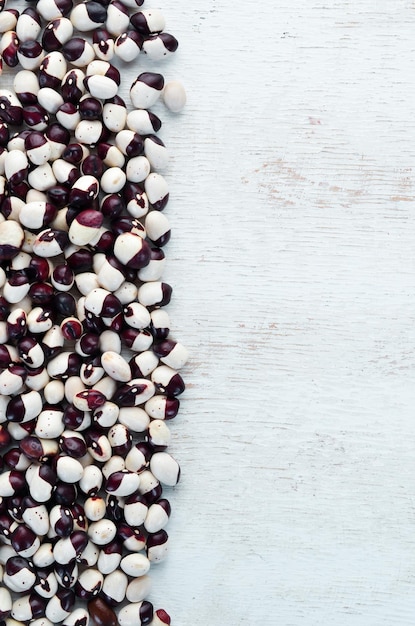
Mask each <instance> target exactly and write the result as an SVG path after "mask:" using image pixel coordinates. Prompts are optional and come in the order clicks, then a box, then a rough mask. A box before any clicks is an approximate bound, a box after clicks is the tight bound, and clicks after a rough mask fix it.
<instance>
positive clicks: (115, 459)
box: [102, 455, 125, 478]
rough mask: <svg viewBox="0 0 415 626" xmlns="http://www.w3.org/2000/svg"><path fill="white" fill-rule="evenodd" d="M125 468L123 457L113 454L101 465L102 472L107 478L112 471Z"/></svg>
mask: <svg viewBox="0 0 415 626" xmlns="http://www.w3.org/2000/svg"><path fill="white" fill-rule="evenodd" d="M124 469H125V462H124V459H123V457H121V456H117V455H114V456H112V457H111V458H110V459H109V460H108V461H107V462H106V463H105V465H104V466H103V467H102V473H103V475H104V478H108V476H110V475H111V474H113V473H114V472H120V471H121V470H124Z"/></svg>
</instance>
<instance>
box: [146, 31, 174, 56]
mask: <svg viewBox="0 0 415 626" xmlns="http://www.w3.org/2000/svg"><path fill="white" fill-rule="evenodd" d="M178 45H179V42H178V41H177V39H176V37H174V36H173V35H171V34H170V33H160V34H158V35H152V36H150V37H147V38H146V39H145V41H144V43H143V52H144V54H146V55H147V56H148V58H149V59H151V60H152V61H161V60H162V59H165V58H167V57H169V56H170V55H171V54H173V53H174V52H176V50H177V48H178Z"/></svg>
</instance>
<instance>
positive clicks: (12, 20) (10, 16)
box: [0, 9, 19, 33]
mask: <svg viewBox="0 0 415 626" xmlns="http://www.w3.org/2000/svg"><path fill="white" fill-rule="evenodd" d="M18 17H19V11H16V9H6V10H3V11H2V12H1V13H0V33H6V32H7V31H8V30H15V28H16V24H17V20H18Z"/></svg>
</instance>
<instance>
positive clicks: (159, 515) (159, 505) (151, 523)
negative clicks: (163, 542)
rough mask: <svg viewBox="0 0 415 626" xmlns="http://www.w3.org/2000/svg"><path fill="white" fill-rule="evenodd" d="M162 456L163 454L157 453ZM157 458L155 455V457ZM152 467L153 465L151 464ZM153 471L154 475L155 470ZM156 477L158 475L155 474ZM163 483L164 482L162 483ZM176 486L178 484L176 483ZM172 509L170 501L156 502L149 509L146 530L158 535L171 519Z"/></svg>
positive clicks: (162, 499) (163, 499) (145, 522)
mask: <svg viewBox="0 0 415 626" xmlns="http://www.w3.org/2000/svg"><path fill="white" fill-rule="evenodd" d="M157 454H161V453H157ZM154 456H155V455H154ZM150 467H151V464H150ZM151 471H152V472H153V473H154V471H153V468H152V467H151ZM155 475H156V474H155ZM161 482H163V481H161ZM175 484H176V483H175ZM170 514H171V507H170V503H169V501H168V500H166V499H165V498H161V499H160V500H158V501H157V502H154V503H153V504H152V505H151V506H150V507H149V509H148V512H147V515H146V518H145V520H144V528H145V529H146V531H147V532H149V533H156V532H158V531H159V530H161V529H162V528H164V527H165V526H166V524H167V523H168V521H169V519H170Z"/></svg>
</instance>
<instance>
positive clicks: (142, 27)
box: [131, 9, 166, 36]
mask: <svg viewBox="0 0 415 626" xmlns="http://www.w3.org/2000/svg"><path fill="white" fill-rule="evenodd" d="M131 24H132V25H133V26H134V28H135V29H136V30H137V31H138V32H139V33H141V34H142V35H145V36H147V35H154V34H156V33H161V31H162V30H164V27H165V26H166V20H165V18H164V15H163V13H162V12H161V11H159V10H158V9H144V10H142V11H137V13H133V15H132V16H131Z"/></svg>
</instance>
